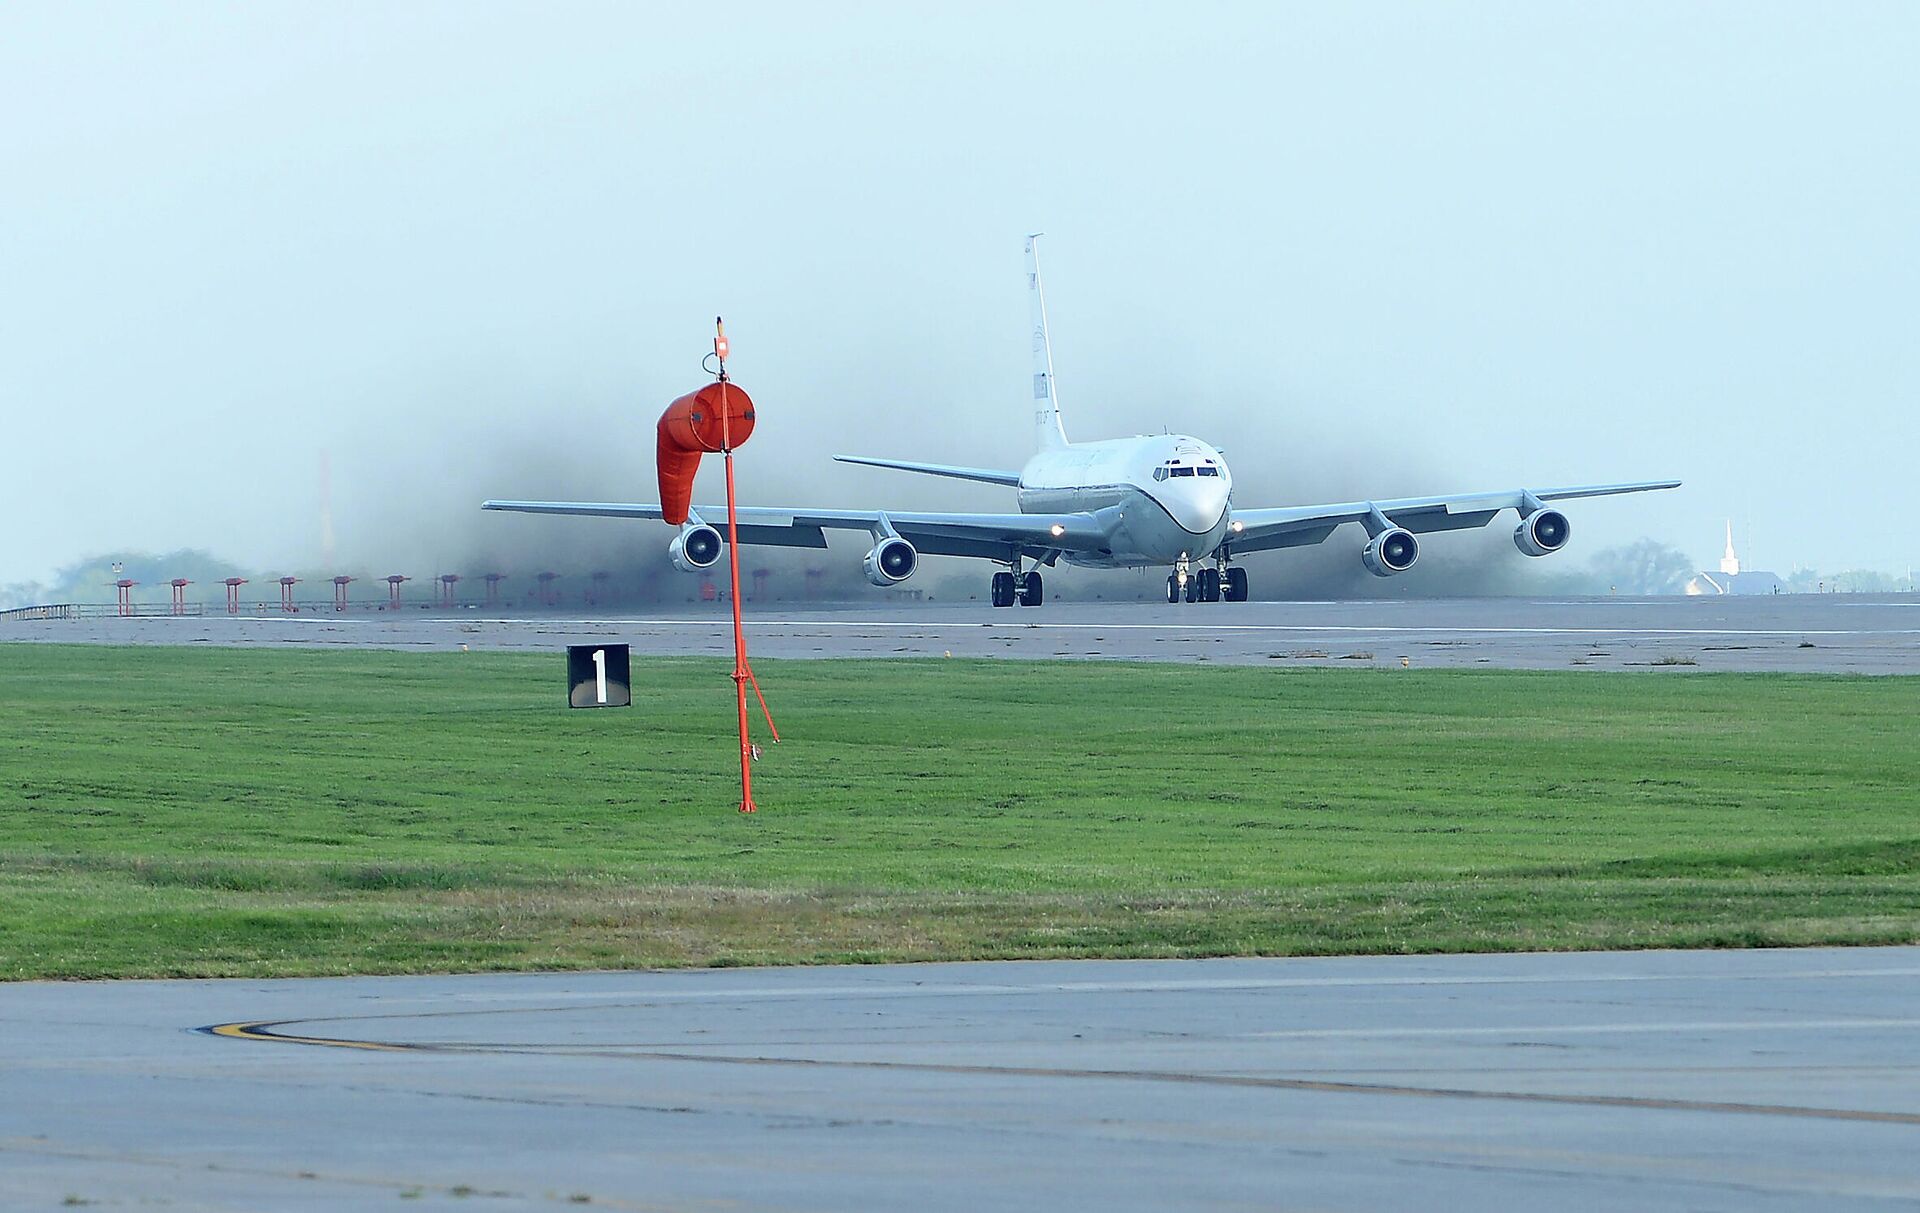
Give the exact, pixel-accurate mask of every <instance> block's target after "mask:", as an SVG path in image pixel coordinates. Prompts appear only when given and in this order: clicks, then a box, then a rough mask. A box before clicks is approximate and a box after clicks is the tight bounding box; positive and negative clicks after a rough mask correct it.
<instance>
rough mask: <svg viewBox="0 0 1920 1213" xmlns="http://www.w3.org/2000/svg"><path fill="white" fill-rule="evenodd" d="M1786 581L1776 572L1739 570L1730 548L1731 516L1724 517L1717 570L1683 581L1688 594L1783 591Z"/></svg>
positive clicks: (1737, 559) (1773, 592)
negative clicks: (1724, 544) (1724, 543)
mask: <svg viewBox="0 0 1920 1213" xmlns="http://www.w3.org/2000/svg"><path fill="white" fill-rule="evenodd" d="M1786 592H1787V583H1786V582H1784V581H1782V580H1780V576H1779V574H1777V573H1762V572H1758V571H1756V570H1751V569H1750V570H1748V571H1747V572H1744V573H1743V572H1741V571H1740V557H1738V556H1737V555H1735V554H1734V551H1733V520H1732V519H1731V518H1729V519H1728V520H1727V551H1726V554H1725V555H1724V556H1722V557H1720V571H1719V572H1718V573H1700V574H1698V575H1697V576H1695V577H1694V579H1693V580H1692V581H1689V582H1687V593H1689V594H1784V593H1786Z"/></svg>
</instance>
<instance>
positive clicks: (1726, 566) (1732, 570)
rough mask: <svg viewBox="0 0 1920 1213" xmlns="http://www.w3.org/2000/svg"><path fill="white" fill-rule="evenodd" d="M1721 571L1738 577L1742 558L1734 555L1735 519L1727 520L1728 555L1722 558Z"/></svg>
mask: <svg viewBox="0 0 1920 1213" xmlns="http://www.w3.org/2000/svg"><path fill="white" fill-rule="evenodd" d="M1720 571H1721V572H1722V573H1725V574H1727V575H1728V576H1730V577H1732V576H1738V575H1739V572H1740V558H1739V557H1738V556H1736V555H1734V554H1733V519H1731V518H1729V519H1727V554H1726V555H1724V556H1722V557H1721V558H1720Z"/></svg>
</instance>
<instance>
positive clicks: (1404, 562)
mask: <svg viewBox="0 0 1920 1213" xmlns="http://www.w3.org/2000/svg"><path fill="white" fill-rule="evenodd" d="M1418 559H1420V541H1419V540H1418V539H1415V538H1414V537H1413V532H1412V531H1408V530H1403V529H1401V528H1400V527H1394V528H1393V529H1392V530H1389V531H1381V532H1380V533H1379V534H1378V535H1375V536H1374V537H1373V538H1372V539H1369V540H1367V546H1366V547H1364V548H1362V549H1361V551H1360V563H1362V564H1364V565H1366V566H1367V572H1369V573H1372V574H1373V575H1374V576H1375V577H1391V576H1393V575H1394V574H1395V573H1404V572H1406V571H1407V570H1408V569H1410V568H1412V567H1413V562H1414V561H1416V560H1418Z"/></svg>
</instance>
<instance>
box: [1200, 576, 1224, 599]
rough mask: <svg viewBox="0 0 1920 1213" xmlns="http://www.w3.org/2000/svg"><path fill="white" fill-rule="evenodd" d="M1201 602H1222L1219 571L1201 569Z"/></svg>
mask: <svg viewBox="0 0 1920 1213" xmlns="http://www.w3.org/2000/svg"><path fill="white" fill-rule="evenodd" d="M1200 601H1202V602H1218V601H1220V570H1219V569H1201V570H1200Z"/></svg>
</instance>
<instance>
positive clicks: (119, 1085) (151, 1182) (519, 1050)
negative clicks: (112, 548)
mask: <svg viewBox="0 0 1920 1213" xmlns="http://www.w3.org/2000/svg"><path fill="white" fill-rule="evenodd" d="M262 1021H264V1022H262ZM196 1029H200V1030H196ZM206 1029H212V1031H208V1030H206ZM0 1084H4V1088H3V1089H4V1098H0V1206H3V1207H6V1208H8V1209H16V1208H19V1209H26V1208H42V1207H56V1206H59V1205H60V1204H61V1203H62V1202H65V1201H69V1200H71V1201H75V1202H98V1203H100V1204H101V1205H103V1206H110V1207H111V1206H124V1205H134V1204H148V1203H151V1204H156V1205H162V1206H165V1207H170V1208H187V1209H199V1208H205V1209H263V1208H272V1209H285V1208H329V1209H330V1208H340V1207H364V1206H367V1205H382V1204H386V1203H388V1202H390V1201H394V1200H398V1199H402V1198H413V1199H412V1200H410V1201H409V1203H408V1204H407V1205H404V1206H401V1207H415V1205H417V1204H461V1205H463V1207H486V1208H516V1207H523V1206H537V1205H544V1204H576V1205H578V1204H586V1205H590V1206H591V1207H610V1208H620V1209H686V1208H701V1209H705V1208H712V1209H798V1210H842V1209H868V1208H871V1209H903V1208H911V1209H917V1210H945V1209H968V1210H972V1209H982V1208H1047V1209H1102V1210H1104V1209H1168V1208H1216V1209H1256V1208H1257V1209H1276V1208H1287V1209H1347V1210H1375V1209H1378V1210H1388V1209H1408V1208H1554V1209H1570V1210H1580V1209H1620V1208H1633V1209H1651V1210H1660V1209H1676V1210H1678V1209H1687V1210H1712V1209H1728V1210H1780V1209H1807V1210H1816V1209H1817V1210H1833V1209H1880V1208H1887V1209H1891V1208H1912V1207H1914V1206H1915V1205H1916V1203H1920V948H1887V949H1860V950H1851V951H1849V950H1809V951H1747V952H1666V953H1658V952H1652V953H1627V954H1585V955H1519V956H1448V957H1391V958H1324V959H1301V960H1244V959H1243V960H1212V961H1079V962H1013V963H991V964H973V965H909V966H873V967H860V968H825V969H787V970H747V969H734V970H708V971H688V972H677V973H595V974H580V975H573V974H567V975H516V976H470V977H396V978H348V979H325V980H308V981H200V982H186V981H180V982H123V983H110V984H108V983H99V984H94V983H64V984H62V983H25V984H18V985H11V986H3V987H0ZM466 1202H473V1203H472V1204H471V1205H468V1204H467V1203H466Z"/></svg>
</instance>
